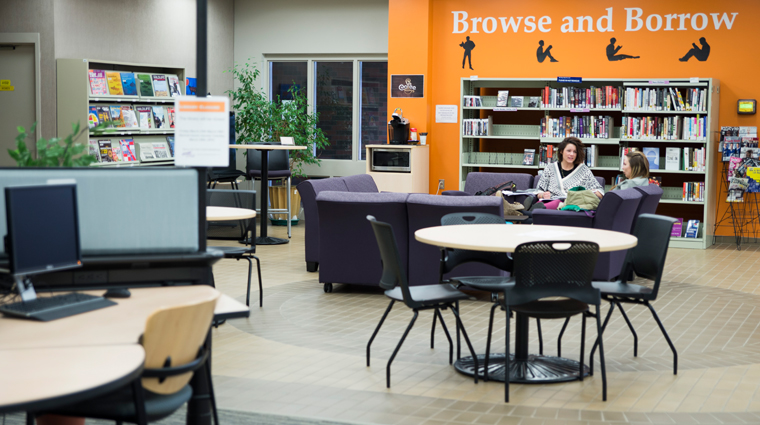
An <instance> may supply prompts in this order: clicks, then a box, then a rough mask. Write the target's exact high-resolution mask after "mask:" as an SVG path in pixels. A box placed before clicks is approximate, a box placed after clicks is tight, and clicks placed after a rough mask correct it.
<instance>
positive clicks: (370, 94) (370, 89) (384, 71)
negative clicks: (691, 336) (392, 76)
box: [359, 62, 388, 160]
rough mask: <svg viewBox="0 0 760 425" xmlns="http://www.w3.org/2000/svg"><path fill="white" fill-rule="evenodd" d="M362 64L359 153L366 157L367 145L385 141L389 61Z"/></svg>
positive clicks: (361, 156)
mask: <svg viewBox="0 0 760 425" xmlns="http://www.w3.org/2000/svg"><path fill="white" fill-rule="evenodd" d="M359 64H360V65H361V78H362V81H361V87H362V93H361V116H360V119H361V126H360V127H359V131H360V133H359V134H360V137H359V141H360V145H359V153H360V158H361V159H363V160H364V159H366V156H367V150H366V149H364V146H366V145H372V144H379V143H385V142H386V141H387V136H386V132H387V130H386V127H387V124H386V115H387V110H388V62H359Z"/></svg>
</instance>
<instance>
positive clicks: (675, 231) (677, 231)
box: [670, 217, 683, 238]
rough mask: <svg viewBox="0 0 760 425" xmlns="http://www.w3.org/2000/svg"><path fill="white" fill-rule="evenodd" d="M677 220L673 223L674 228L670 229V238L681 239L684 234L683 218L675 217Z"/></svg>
mask: <svg viewBox="0 0 760 425" xmlns="http://www.w3.org/2000/svg"><path fill="white" fill-rule="evenodd" d="M674 218H675V219H676V222H675V223H673V227H671V228H670V237H671V238H680V237H681V235H682V234H683V218H681V217H674Z"/></svg>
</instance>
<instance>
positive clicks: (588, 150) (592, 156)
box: [583, 145, 599, 167]
mask: <svg viewBox="0 0 760 425" xmlns="http://www.w3.org/2000/svg"><path fill="white" fill-rule="evenodd" d="M583 149H584V153H585V154H586V166H587V167H596V166H597V165H598V163H599V159H598V156H597V147H596V145H589V146H586V147H585V148H583Z"/></svg>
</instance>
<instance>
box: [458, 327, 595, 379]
mask: <svg viewBox="0 0 760 425" xmlns="http://www.w3.org/2000/svg"><path fill="white" fill-rule="evenodd" d="M515 316H516V318H515V328H516V329H515V353H514V354H510V356H511V358H510V369H511V370H510V371H509V382H514V383H519V384H548V383H554V382H566V381H574V380H577V379H578V370H579V369H580V365H579V364H578V362H577V361H575V360H570V359H566V358H564V357H554V356H542V355H538V354H529V341H530V338H529V336H530V328H529V326H528V324H529V323H530V318H529V317H526V316H524V315H522V314H519V313H516V314H515ZM484 363H485V355H484V354H479V355H478V365H479V369H478V376H483V374H484V373H483V372H484V370H483V365H484ZM454 368H456V370H457V371H458V372H460V373H463V374H465V375H468V376H472V375H473V373H474V362H473V359H472V357H462V358H461V359H459V360H457V361H456V362H454ZM584 371H585V373H584V376H588V367H586V366H584ZM488 379H489V380H492V381H501V382H504V353H491V355H490V356H489V357H488Z"/></svg>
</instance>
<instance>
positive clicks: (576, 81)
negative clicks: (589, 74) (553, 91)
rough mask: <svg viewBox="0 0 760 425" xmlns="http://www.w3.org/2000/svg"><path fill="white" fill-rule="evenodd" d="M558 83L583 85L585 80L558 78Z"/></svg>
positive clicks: (579, 78)
mask: <svg viewBox="0 0 760 425" xmlns="http://www.w3.org/2000/svg"><path fill="white" fill-rule="evenodd" d="M557 82H558V83H576V84H577V83H582V82H583V78H581V77H557Z"/></svg>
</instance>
